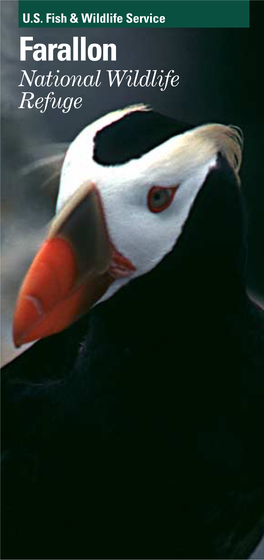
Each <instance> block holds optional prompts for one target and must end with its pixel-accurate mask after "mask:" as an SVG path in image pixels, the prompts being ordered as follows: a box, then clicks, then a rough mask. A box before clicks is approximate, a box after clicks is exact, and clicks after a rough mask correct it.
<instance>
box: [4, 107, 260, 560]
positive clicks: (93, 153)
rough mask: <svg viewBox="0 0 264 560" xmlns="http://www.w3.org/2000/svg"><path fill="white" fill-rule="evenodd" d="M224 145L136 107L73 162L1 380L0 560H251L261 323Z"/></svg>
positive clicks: (92, 137) (231, 137) (235, 140)
mask: <svg viewBox="0 0 264 560" xmlns="http://www.w3.org/2000/svg"><path fill="white" fill-rule="evenodd" d="M241 151H242V136H241V133H240V131H239V130H238V129H237V128H236V127H230V126H224V125H220V124H207V125H202V126H197V127H193V126H189V125H186V124H184V123H181V122H178V121H176V120H174V119H171V118H169V117H167V116H164V115H160V114H158V113H155V112H154V111H152V110H151V109H149V108H147V107H145V106H143V105H137V106H132V107H128V108H126V109H124V110H121V111H116V112H114V113H110V114H108V115H106V116H104V117H102V118H101V119H99V120H98V121H96V122H95V123H93V124H90V125H89V126H87V127H86V128H84V129H83V130H82V131H81V133H80V134H79V135H78V136H77V138H76V139H75V140H74V141H73V142H72V143H71V144H70V146H69V149H68V151H67V153H66V156H65V159H64V162H63V165H62V169H61V176H60V189H59V195H58V201H57V211H56V216H55V218H54V220H53V222H52V223H51V226H50V229H49V231H48V234H47V237H46V239H45V241H44V243H43V244H42V245H41V247H40V249H39V251H38V253H37V255H36V257H35V259H34V260H33V263H32V264H31V266H30V268H29V271H28V272H27V274H26V276H25V279H24V281H23V283H22V286H21V289H20V292H19V294H18V299H17V303H16V307H15V311H14V330H13V335H14V343H15V345H17V346H20V345H22V344H24V343H28V342H32V341H38V342H36V343H35V344H34V345H33V346H32V347H31V348H30V349H29V350H27V351H26V352H25V353H24V354H22V355H21V356H19V357H18V358H16V359H15V360H14V361H12V362H11V363H10V364H8V365H7V366H6V367H5V368H4V369H3V371H2V410H3V444H2V451H3V462H2V477H3V478H2V494H3V498H2V504H3V512H2V516H3V520H2V555H3V558H27V559H29V558H35V559H36V558H46V559H51V558H53V559H54V558H69V559H70V558H78V559H85V558H184V559H187V558H197V559H198V558H199V559H205V558H208V559H209V558H210V559H213V558H248V557H249V556H250V554H251V553H252V551H253V550H254V548H255V547H256V546H257V544H258V542H259V540H260V539H261V536H262V535H263V533H264V474H263V473H264V456H263V454H262V453H261V451H260V448H261V442H262V441H263V427H264V314H263V312H262V310H261V309H260V308H258V307H257V306H256V305H255V304H254V303H253V302H252V301H251V300H250V298H249V297H248V295H247V290H246V283H245V267H246V233H245V231H246V225H245V224H246V218H245V214H246V212H245V209H244V204H243V200H242V196H241V192H240V180H239V174H238V173H239V168H240V164H241Z"/></svg>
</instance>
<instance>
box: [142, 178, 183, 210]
mask: <svg viewBox="0 0 264 560" xmlns="http://www.w3.org/2000/svg"><path fill="white" fill-rule="evenodd" d="M177 188H178V185H177V187H169V188H164V187H152V189H150V191H149V193H148V207H149V210H150V211H151V212H154V213H157V212H163V210H166V208H168V206H170V204H171V203H172V201H173V197H174V195H175V192H176V190H177Z"/></svg>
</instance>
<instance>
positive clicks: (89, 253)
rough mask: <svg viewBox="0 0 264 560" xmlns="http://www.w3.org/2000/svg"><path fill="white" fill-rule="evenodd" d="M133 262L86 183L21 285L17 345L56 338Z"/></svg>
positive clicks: (15, 324) (95, 193)
mask: <svg viewBox="0 0 264 560" xmlns="http://www.w3.org/2000/svg"><path fill="white" fill-rule="evenodd" d="M134 270H135V268H134V266H133V264H132V263H131V262H130V261H129V260H128V259H126V258H125V257H124V256H123V255H121V254H120V253H118V251H116V250H115V248H114V247H113V245H112V244H111V242H110V239H109V236H108V232H107V228H106V224H105V219H104V213H103V209H102V205H101V200H100V196H99V193H98V191H97V189H96V187H95V186H94V185H93V184H92V183H86V184H84V185H83V186H82V187H81V188H80V189H79V190H78V192H77V193H76V194H75V195H73V196H72V198H71V199H70V201H69V202H67V203H66V205H65V206H64V207H63V209H62V210H61V212H60V213H59V214H58V216H56V218H55V219H54V222H53V224H52V226H51V228H50V231H49V234H48V237H47V239H46V240H45V241H44V243H43V245H42V246H41V247H40V249H39V251H38V253H37V255H36V257H35V259H34V260H33V263H32V265H31V266H30V268H29V271H28V272H27V274H26V277H25V279H24V281H23V284H22V286H21V289H20V292H19V295H18V299H17V303H16V307H15V312H14V322H13V338H14V343H15V346H21V345H22V344H25V343H28V342H32V341H34V340H37V339H40V338H44V337H46V336H49V335H52V334H55V333H57V332H59V331H61V330H63V329H65V328H66V327H68V326H69V325H70V324H72V323H73V322H74V321H76V320H77V319H78V318H79V317H80V316H81V315H83V314H84V313H86V312H87V311H88V310H89V309H90V308H91V307H92V306H93V305H94V304H95V303H96V302H97V301H98V300H99V299H100V298H101V297H102V296H103V295H104V293H105V292H106V291H107V289H108V288H109V286H110V285H111V284H112V282H114V280H115V279H116V278H118V277H124V276H128V275H130V274H131V273H132V272H133V271H134Z"/></svg>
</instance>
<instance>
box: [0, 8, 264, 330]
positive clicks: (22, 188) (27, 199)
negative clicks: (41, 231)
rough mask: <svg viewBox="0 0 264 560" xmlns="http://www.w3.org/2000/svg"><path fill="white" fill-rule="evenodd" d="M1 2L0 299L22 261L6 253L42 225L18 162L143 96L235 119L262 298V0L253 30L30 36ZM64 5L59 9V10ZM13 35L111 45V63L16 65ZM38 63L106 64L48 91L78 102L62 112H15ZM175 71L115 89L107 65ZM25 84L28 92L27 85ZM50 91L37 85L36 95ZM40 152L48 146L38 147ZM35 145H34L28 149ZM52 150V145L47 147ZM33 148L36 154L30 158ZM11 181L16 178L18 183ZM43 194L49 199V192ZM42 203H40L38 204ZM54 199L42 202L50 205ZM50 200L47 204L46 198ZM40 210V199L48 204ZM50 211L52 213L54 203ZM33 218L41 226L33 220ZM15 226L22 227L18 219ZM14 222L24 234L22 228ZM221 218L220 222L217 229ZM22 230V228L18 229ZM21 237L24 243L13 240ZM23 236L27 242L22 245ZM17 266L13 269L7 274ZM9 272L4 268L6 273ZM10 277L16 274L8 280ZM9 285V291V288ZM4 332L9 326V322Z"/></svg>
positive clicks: (80, 67)
mask: <svg viewBox="0 0 264 560" xmlns="http://www.w3.org/2000/svg"><path fill="white" fill-rule="evenodd" d="M1 8H2V14H3V18H2V25H3V29H2V89H3V100H2V104H3V105H2V121H3V136H2V150H3V154H4V158H3V160H4V165H3V191H2V193H3V194H2V197H3V208H4V212H3V216H4V220H3V231H4V236H3V237H4V243H5V245H4V256H5V260H4V265H5V264H6V263H7V266H6V267H4V270H3V277H4V282H3V284H4V300H5V301H6V302H7V300H8V306H7V307H8V310H5V313H6V316H8V319H7V323H8V321H9V318H10V309H9V308H10V306H11V307H12V305H13V300H14V298H15V292H16V290H17V287H18V285H19V282H20V280H21V276H22V273H23V271H24V269H25V265H23V264H22V265H21V266H20V267H18V266H17V265H16V263H17V260H16V258H11V253H12V255H15V254H16V252H15V250H14V247H19V257H20V259H21V255H22V253H23V251H24V252H27V247H28V246H29V245H30V243H28V235H29V236H31V237H32V236H33V238H34V237H35V233H34V232H35V229H37V228H38V225H40V226H42V225H43V221H45V217H46V214H45V213H44V215H42V214H41V211H40V210H39V207H38V205H36V202H35V199H37V198H38V195H37V192H38V191H37V189H38V184H34V188H33V189H32V188H31V190H30V191H28V190H27V185H25V181H18V180H17V176H18V175H17V172H18V170H19V168H20V167H21V165H22V166H23V165H24V164H25V163H29V162H31V161H32V159H34V158H35V157H36V156H35V151H36V147H37V148H38V150H37V151H39V153H40V154H41V149H42V148H43V147H44V146H46V144H48V143H50V142H69V141H71V140H72V139H73V138H74V137H75V136H76V134H77V133H78V132H79V131H80V130H81V129H82V128H83V127H84V126H85V125H86V124H88V123H90V122H92V121H93V120H94V119H95V118H97V117H100V116H101V115H103V114H104V113H107V112H109V111H111V110H114V109H117V108H120V107H124V106H126V105H129V104H132V103H137V102H145V103H147V104H150V105H152V106H153V108H154V109H155V110H156V111H160V112H162V113H165V114H168V115H170V116H173V117H175V118H177V119H179V120H183V121H186V122H190V123H193V124H200V123H205V122H220V123H225V124H235V125H237V126H239V127H241V128H242V130H243V133H244V139H245V144H244V157H243V164H242V169H241V178H242V192H243V195H244V197H245V201H246V208H247V222H248V225H247V227H248V245H249V256H248V285H249V288H250V290H251V291H252V292H253V293H254V295H255V297H256V298H257V299H258V301H260V302H262V301H263V300H264V259H263V255H264V220H263V213H264V212H263V211H264V165H263V137H262V134H263V124H264V122H263V121H264V115H263V105H262V100H263V89H262V82H263V80H262V74H263V66H264V65H263V55H264V48H263V37H262V33H263V32H262V26H263V20H264V9H263V2H261V1H251V26H250V29H129V30H127V29H107V28H106V29H104V28H98V29H87V28H79V29H70V28H69V29H63V28H60V29H56V28H55V29H48V28H47V29H45V28H42V29H37V28H32V29H31V30H30V32H28V30H26V29H18V28H17V3H16V2H6V1H5V0H4V1H3V2H1ZM62 11H63V9H62ZM19 35H29V36H32V35H33V36H34V39H35V41H36V42H37V41H38V42H44V43H48V42H51V43H56V42H71V37H72V36H73V35H86V36H87V43H88V44H89V43H93V42H95V43H100V44H102V43H110V42H113V43H115V44H116V45H117V61H116V62H109V63H107V62H102V61H100V62H99V63H98V62H89V61H87V62H80V63H78V62H74V63H58V62H53V63H52V62H35V61H33V62H32V61H30V62H29V63H27V64H25V63H23V62H22V63H20V62H19V48H18V45H19ZM22 68H23V69H27V70H31V69H37V70H38V72H39V73H42V74H45V73H47V72H48V71H49V70H52V71H55V72H56V70H57V69H60V70H61V75H62V74H82V75H86V74H95V72H96V70H97V69H102V85H101V87H100V88H82V89H81V90H79V88H69V89H68V90H67V89H66V88H61V89H59V88H51V89H52V90H54V91H55V95H56V96H60V95H62V96H63V97H64V96H67V95H70V96H71V95H74V96H76V97H77V96H78V95H81V96H82V97H83V106H82V108H81V109H79V110H73V109H72V110H71V111H70V112H69V113H68V114H63V113H62V112H61V111H59V110H51V109H49V110H48V111H47V112H46V113H44V114H43V115H41V114H40V113H39V112H38V111H37V110H35V109H34V110H31V111H28V110H24V111H22V110H18V108H17V107H18V105H19V104H20V99H21V96H22V91H24V88H18V87H17V85H18V83H19V82H20V79H21V69H22ZM115 68H116V69H139V70H140V71H141V72H144V71H145V70H147V69H157V70H161V69H163V70H164V71H165V72H166V71H168V70H170V69H174V70H175V73H176V74H179V75H180V84H179V86H178V87H177V88H172V87H168V88H167V90H166V91H164V92H161V91H160V90H159V89H158V88H157V87H156V88H151V87H150V88H128V87H127V86H126V85H125V84H124V85H122V86H121V87H120V88H117V87H113V88H110V87H109V86H108V81H107V78H106V77H105V79H104V73H105V70H106V69H115ZM26 89H27V90H28V89H29V88H26ZM48 91H49V90H48V89H47V90H44V88H36V90H35V93H36V95H37V96H45V95H47V93H48ZM43 149H44V148H43ZM34 150H35V151H34ZM50 150H51V152H52V147H51V148H50ZM32 154H34V155H32ZM14 178H15V180H14ZM47 198H48V195H47ZM41 204H42V209H43V202H42V203H41ZM49 204H50V200H49V202H47V206H48V207H49ZM52 204H53V202H52ZM44 206H45V201H44ZM47 215H48V216H49V217H50V207H49V210H48V213H47ZM43 216H44V217H43ZM38 221H39V224H38ZM19 224H20V225H19ZM19 227H20V228H21V230H19ZM224 227H225V224H224V223H223V228H224ZM17 232H18V233H17ZM18 237H20V243H18V244H17V243H16V238H18ZM22 238H23V239H24V240H25V242H24V245H23V243H22ZM12 270H14V273H13V272H12ZM7 271H8V273H7ZM14 277H15V280H14ZM5 286H8V289H6V291H5ZM7 328H8V329H10V326H9V323H8V326H7Z"/></svg>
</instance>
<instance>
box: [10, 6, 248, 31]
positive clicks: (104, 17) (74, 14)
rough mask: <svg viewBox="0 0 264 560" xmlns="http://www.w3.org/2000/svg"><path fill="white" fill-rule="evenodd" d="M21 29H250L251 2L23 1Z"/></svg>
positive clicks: (20, 17) (20, 12) (20, 20)
mask: <svg viewBox="0 0 264 560" xmlns="http://www.w3.org/2000/svg"><path fill="white" fill-rule="evenodd" d="M19 27H72V28H75V27H164V28H167V27H178V28H180V27H181V28H184V27H249V0H188V1H186V0H174V1H171V0H155V1H152V2H151V3H150V2H149V1H146V0H144V1H142V2H137V1H131V0H113V1H111V2H109V1H105V0H102V1H100V2H98V1H96V0H92V1H89V0H88V1H86V0H68V1H67V2H61V1H60V0H45V2H44V1H42V0H19Z"/></svg>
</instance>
